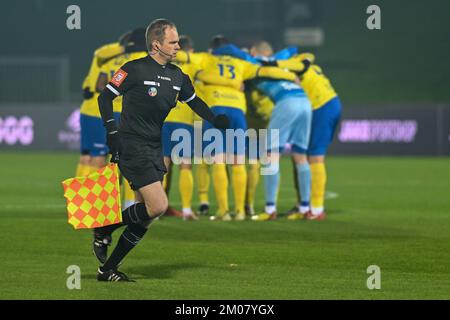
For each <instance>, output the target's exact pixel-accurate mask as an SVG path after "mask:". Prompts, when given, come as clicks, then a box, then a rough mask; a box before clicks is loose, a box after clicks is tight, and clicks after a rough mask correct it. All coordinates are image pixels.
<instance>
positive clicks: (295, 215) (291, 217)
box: [287, 211, 309, 221]
mask: <svg viewBox="0 0 450 320" xmlns="http://www.w3.org/2000/svg"><path fill="white" fill-rule="evenodd" d="M308 212H309V211H308ZM308 212H307V213H308ZM307 213H305V214H302V213H300V212H298V211H297V212H293V213H291V214H289V215H288V216H287V219H288V220H290V221H296V220H303V219H305V215H306V214H307Z"/></svg>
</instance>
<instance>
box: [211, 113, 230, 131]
mask: <svg viewBox="0 0 450 320" xmlns="http://www.w3.org/2000/svg"><path fill="white" fill-rule="evenodd" d="M213 126H214V127H216V128H217V129H228V128H229V127H230V119H229V118H228V116H227V115H226V114H219V115H217V116H215V117H214V120H213Z"/></svg>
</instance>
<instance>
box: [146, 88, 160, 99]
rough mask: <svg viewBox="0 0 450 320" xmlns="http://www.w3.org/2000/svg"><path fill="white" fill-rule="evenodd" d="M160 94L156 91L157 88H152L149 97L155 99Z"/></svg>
mask: <svg viewBox="0 0 450 320" xmlns="http://www.w3.org/2000/svg"><path fill="white" fill-rule="evenodd" d="M157 94H158V90H156V88H155V87H150V89H148V95H149V96H150V97H154V96H156V95H157Z"/></svg>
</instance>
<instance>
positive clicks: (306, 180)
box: [295, 163, 311, 207]
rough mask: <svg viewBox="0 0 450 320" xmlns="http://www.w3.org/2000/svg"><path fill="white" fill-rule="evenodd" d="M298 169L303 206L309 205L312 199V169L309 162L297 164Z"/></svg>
mask: <svg viewBox="0 0 450 320" xmlns="http://www.w3.org/2000/svg"><path fill="white" fill-rule="evenodd" d="M295 167H296V169H297V181H298V185H299V186H300V198H301V199H302V202H301V205H302V206H305V207H306V206H309V201H310V199H311V169H310V167H309V163H301V164H300V163H298V164H296V165H295Z"/></svg>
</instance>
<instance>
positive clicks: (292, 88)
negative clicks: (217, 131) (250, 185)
mask: <svg viewBox="0 0 450 320" xmlns="http://www.w3.org/2000/svg"><path fill="white" fill-rule="evenodd" d="M232 49H233V47H232V45H229V46H228V47H224V48H222V52H227V50H228V51H230V50H232ZM251 54H252V56H253V57H255V58H256V59H257V60H258V62H259V61H260V62H261V63H266V62H267V64H269V63H270V64H274V65H276V63H275V61H274V59H273V50H272V47H271V45H270V44H269V43H268V42H266V41H260V42H257V43H255V44H254V45H253V47H252V48H251ZM271 62H273V63H271ZM298 64H299V65H300V66H301V67H300V68H299V69H298V70H296V71H297V72H299V73H300V72H301V73H304V72H305V71H306V70H307V69H308V67H309V62H307V61H305V62H299V63H298ZM251 86H252V87H254V88H256V89H257V90H258V91H260V92H261V93H262V94H264V95H265V96H267V97H270V99H271V100H272V101H273V102H274V103H275V106H274V108H273V111H272V112H271V115H270V121H269V125H268V129H269V142H268V153H269V154H270V157H269V160H270V161H269V163H267V164H265V166H264V167H263V168H265V170H266V175H265V177H264V185H265V199H266V207H265V210H264V213H261V214H259V215H256V216H253V217H252V219H253V220H256V221H266V220H274V219H276V218H277V211H276V200H277V194H278V185H279V179H280V178H279V177H280V173H279V156H280V151H282V150H283V148H284V146H285V144H287V143H288V142H289V143H291V144H292V145H293V159H294V162H295V167H296V170H297V173H298V175H297V176H298V180H299V181H298V183H299V185H300V194H301V199H302V201H301V205H300V206H299V208H298V210H299V211H300V212H303V213H306V212H308V211H309V209H310V208H309V201H310V194H311V171H310V168H309V164H308V160H307V155H306V151H307V149H308V144H309V137H310V132H311V117H312V109H311V103H310V102H309V99H308V98H307V96H306V94H305V92H304V90H303V89H302V88H301V87H300V86H299V85H298V84H297V83H294V82H289V81H284V80H282V81H280V80H279V81H276V80H267V79H261V80H255V81H252V82H251ZM274 129H277V130H278V133H279V135H278V139H277V140H278V141H272V140H271V138H270V135H271V134H272V132H273V130H274Z"/></svg>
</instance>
